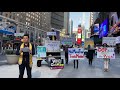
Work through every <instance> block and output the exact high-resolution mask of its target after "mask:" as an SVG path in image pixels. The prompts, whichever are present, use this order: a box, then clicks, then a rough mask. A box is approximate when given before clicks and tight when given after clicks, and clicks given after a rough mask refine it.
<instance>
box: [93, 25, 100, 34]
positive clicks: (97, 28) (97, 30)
mask: <svg viewBox="0 0 120 90" xmlns="http://www.w3.org/2000/svg"><path fill="white" fill-rule="evenodd" d="M94 34H95V35H98V34H99V24H95V25H94Z"/></svg>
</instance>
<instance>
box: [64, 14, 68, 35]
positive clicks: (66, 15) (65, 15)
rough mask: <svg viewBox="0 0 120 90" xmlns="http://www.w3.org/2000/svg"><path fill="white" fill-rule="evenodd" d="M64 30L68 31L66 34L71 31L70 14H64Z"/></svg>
mask: <svg viewBox="0 0 120 90" xmlns="http://www.w3.org/2000/svg"><path fill="white" fill-rule="evenodd" d="M64 29H65V30H66V34H67V33H68V29H69V12H64Z"/></svg>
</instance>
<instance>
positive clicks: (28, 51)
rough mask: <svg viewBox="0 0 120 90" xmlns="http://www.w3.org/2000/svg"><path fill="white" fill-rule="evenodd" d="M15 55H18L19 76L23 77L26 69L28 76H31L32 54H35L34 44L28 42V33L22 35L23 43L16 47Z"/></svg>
mask: <svg viewBox="0 0 120 90" xmlns="http://www.w3.org/2000/svg"><path fill="white" fill-rule="evenodd" d="M16 54H17V55H19V61H18V64H19V78H23V75H24V70H25V68H26V70H27V76H28V78H31V77H32V74H31V70H32V64H33V62H32V55H34V54H35V49H34V45H32V44H31V43H30V42H29V35H28V34H25V35H24V36H23V43H22V44H21V45H20V46H19V47H18V48H17V52H16Z"/></svg>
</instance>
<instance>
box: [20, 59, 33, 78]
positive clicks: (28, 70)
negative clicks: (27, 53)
mask: <svg viewBox="0 0 120 90" xmlns="http://www.w3.org/2000/svg"><path fill="white" fill-rule="evenodd" d="M25 68H26V70H27V78H31V77H32V75H31V70H32V68H31V67H30V65H29V62H27V61H23V62H22V64H21V65H19V78H23V75H24V71H25Z"/></svg>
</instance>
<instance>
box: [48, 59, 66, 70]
mask: <svg viewBox="0 0 120 90" xmlns="http://www.w3.org/2000/svg"><path fill="white" fill-rule="evenodd" d="M50 68H51V69H63V68H64V61H63V59H51V60H50Z"/></svg>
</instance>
